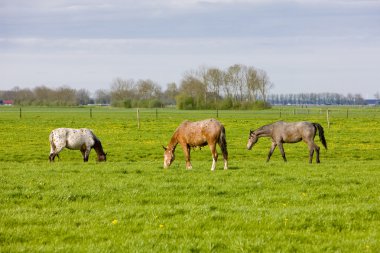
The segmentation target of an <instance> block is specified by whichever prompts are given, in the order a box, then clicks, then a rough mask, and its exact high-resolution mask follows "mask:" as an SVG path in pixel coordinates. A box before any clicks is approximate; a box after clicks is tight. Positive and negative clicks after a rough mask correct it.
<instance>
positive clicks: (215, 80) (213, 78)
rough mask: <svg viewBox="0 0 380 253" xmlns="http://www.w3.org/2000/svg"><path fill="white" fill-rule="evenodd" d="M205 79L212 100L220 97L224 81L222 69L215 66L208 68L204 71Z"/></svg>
mask: <svg viewBox="0 0 380 253" xmlns="http://www.w3.org/2000/svg"><path fill="white" fill-rule="evenodd" d="M205 77H206V80H207V85H208V90H209V91H210V92H212V93H213V97H214V101H215V102H216V100H217V99H218V98H219V97H220V89H221V88H222V86H223V82H224V73H223V71H221V70H219V69H217V68H210V69H208V70H207V72H206V75H205Z"/></svg>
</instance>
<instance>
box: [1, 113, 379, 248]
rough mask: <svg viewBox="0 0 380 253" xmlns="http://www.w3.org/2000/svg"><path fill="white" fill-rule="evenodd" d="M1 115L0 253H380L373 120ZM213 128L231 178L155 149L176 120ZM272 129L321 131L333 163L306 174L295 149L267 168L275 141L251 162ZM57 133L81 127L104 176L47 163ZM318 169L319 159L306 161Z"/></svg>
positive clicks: (346, 116) (69, 158) (303, 153)
mask: <svg viewBox="0 0 380 253" xmlns="http://www.w3.org/2000/svg"><path fill="white" fill-rule="evenodd" d="M89 110H90V109H89V108H40V107H26V108H22V114H21V117H20V114H19V108H14V107H0V144H1V145H0V252H380V187H379V186H380V110H379V109H378V108H349V110H348V111H347V108H345V107H335V108H331V111H330V114H329V120H330V127H329V128H328V127H327V123H326V115H327V113H326V108H322V109H320V108H309V109H300V108H290V109H289V108H274V109H270V110H263V111H219V112H218V115H217V114H216V111H178V110H171V109H158V110H154V109H152V110H145V109H141V110H140V128H139V129H138V128H137V120H136V110H126V109H116V108H104V107H102V108H92V117H90V112H89ZM217 116H218V120H219V121H221V122H222V123H223V124H224V125H225V128H226V134H227V143H228V151H229V168H230V169H229V170H227V171H224V170H223V169H222V168H223V159H222V155H221V152H220V149H219V148H218V152H219V161H218V163H217V168H216V171H214V172H212V171H210V168H211V154H210V151H209V149H208V147H204V148H202V150H199V149H195V150H192V152H191V154H192V156H191V158H192V164H193V169H192V170H186V169H185V162H184V158H183V154H182V150H181V148H180V147H178V148H177V152H176V160H175V161H174V163H173V165H172V166H171V167H170V168H169V169H163V149H162V145H166V144H167V143H168V142H169V139H170V137H171V135H172V133H173V132H174V130H175V129H176V127H177V126H178V125H179V124H180V123H181V122H182V121H183V120H185V119H189V120H198V119H205V118H210V117H214V118H216V117H217ZM277 120H287V121H298V120H308V121H312V122H319V123H321V124H322V126H323V127H324V129H325V136H326V140H327V145H328V150H327V151H326V150H324V148H323V147H322V144H321V143H320V141H319V137H318V136H316V138H315V140H316V143H317V145H319V146H320V147H321V164H315V163H313V164H308V150H307V147H306V145H305V144H304V143H297V144H285V145H284V148H285V152H286V155H287V158H288V162H287V163H284V162H283V161H282V157H281V155H280V152H279V150H277V149H276V150H275V152H274V154H273V156H272V158H271V161H270V162H269V163H266V162H265V160H266V156H267V153H268V151H269V147H270V141H269V140H268V139H265V138H262V139H260V140H259V142H258V143H257V144H256V145H255V146H254V147H253V149H252V150H251V151H248V150H246V143H247V139H248V134H249V129H251V128H252V129H255V128H257V127H259V126H262V125H264V124H268V123H272V122H274V121H277ZM57 127H72V128H81V127H87V128H91V129H93V130H94V133H95V134H96V135H97V136H98V137H99V138H100V140H101V141H102V144H103V147H104V149H105V151H106V152H108V156H107V162H105V163H96V162H95V157H96V155H95V152H94V150H93V151H91V154H90V159H89V162H88V163H86V164H85V163H83V162H82V158H81V154H80V152H79V151H69V150H64V151H63V152H61V154H60V159H59V160H57V161H56V162H55V163H49V162H48V156H49V150H50V147H49V142H48V136H49V133H50V131H51V130H52V129H54V128H57ZM314 161H315V159H314Z"/></svg>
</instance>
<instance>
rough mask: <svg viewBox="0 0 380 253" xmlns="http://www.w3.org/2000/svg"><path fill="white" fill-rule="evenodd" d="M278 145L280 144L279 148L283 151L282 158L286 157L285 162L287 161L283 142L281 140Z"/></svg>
mask: <svg viewBox="0 0 380 253" xmlns="http://www.w3.org/2000/svg"><path fill="white" fill-rule="evenodd" d="M277 145H278V148H279V149H280V152H281V155H282V158H283V159H284V162H287V160H286V156H285V151H284V147H283V146H282V142H279V143H278V144H277Z"/></svg>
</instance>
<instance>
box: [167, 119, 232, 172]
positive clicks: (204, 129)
mask: <svg viewBox="0 0 380 253" xmlns="http://www.w3.org/2000/svg"><path fill="white" fill-rule="evenodd" d="M178 143H179V144H180V145H181V147H182V149H183V152H184V154H185V158H186V168H187V169H191V168H192V166H191V163H190V148H192V147H203V146H206V145H207V144H208V146H209V147H210V150H211V154H212V166H211V170H215V165H216V161H217V160H218V153H217V152H216V144H217V143H218V144H219V147H220V149H221V150H222V153H223V158H224V169H225V170H226V169H228V165H227V160H228V151H227V142H226V131H225V129H224V126H223V125H222V124H221V123H220V122H219V121H217V120H215V119H206V120H202V121H196V122H190V121H184V122H182V124H181V125H180V126H179V127H178V128H177V130H176V131H175V132H174V134H173V136H172V138H171V140H170V142H169V144H168V146H167V147H164V146H163V148H164V149H165V153H164V168H168V167H169V166H170V164H172V162H173V161H174V158H175V156H174V151H175V148H176V146H177V144H178Z"/></svg>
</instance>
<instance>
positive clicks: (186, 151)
mask: <svg viewBox="0 0 380 253" xmlns="http://www.w3.org/2000/svg"><path fill="white" fill-rule="evenodd" d="M181 147H182V149H183V153H184V154H185V159H186V169H188V170H191V169H192V168H193V166H192V165H191V162H190V146H189V145H187V144H182V143H181Z"/></svg>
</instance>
